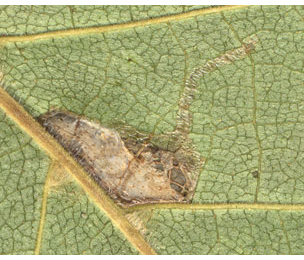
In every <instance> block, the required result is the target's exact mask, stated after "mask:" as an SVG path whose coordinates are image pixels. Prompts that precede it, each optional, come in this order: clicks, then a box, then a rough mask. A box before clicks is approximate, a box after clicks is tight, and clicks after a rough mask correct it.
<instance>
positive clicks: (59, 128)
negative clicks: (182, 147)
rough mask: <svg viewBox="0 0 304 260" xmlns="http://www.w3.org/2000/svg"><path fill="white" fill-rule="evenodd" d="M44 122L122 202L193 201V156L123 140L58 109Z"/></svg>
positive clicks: (112, 131)
mask: <svg viewBox="0 0 304 260" xmlns="http://www.w3.org/2000/svg"><path fill="white" fill-rule="evenodd" d="M38 121H39V122H40V123H41V124H42V125H43V126H44V127H45V128H46V130H47V131H48V132H49V133H50V134H51V135H52V136H53V137H55V138H56V139H57V140H58V142H59V143H60V144H61V145H62V146H63V147H64V148H65V149H66V150H67V151H68V152H69V153H70V154H71V155H72V156H73V157H74V159H75V160H76V161H77V162H78V163H79V164H80V165H81V166H82V167H83V168H84V169H85V170H86V171H87V172H88V174H89V175H90V176H91V177H92V178H93V179H94V180H95V181H96V182H97V183H98V184H99V185H100V186H101V187H102V188H103V189H104V190H106V192H107V193H108V194H109V195H110V196H111V197H112V198H113V199H114V200H115V201H116V202H117V203H118V204H120V205H122V206H132V205H135V204H146V203H170V202H172V203H173V202H175V203H176V202H189V201H190V200H191V197H192V195H193V191H194V187H195V182H196V180H194V179H193V178H192V177H191V176H192V174H191V170H192V169H193V165H192V164H193V159H192V158H190V159H189V158H188V157H187V156H185V158H184V159H181V155H180V154H182V153H181V151H179V153H180V154H179V156H178V157H177V156H176V152H171V151H168V150H165V149H161V148H159V147H157V146H155V145H152V144H147V143H144V142H142V141H138V140H134V139H131V138H125V139H124V140H122V139H121V137H120V135H119V134H118V133H117V132H116V131H115V130H112V129H109V128H106V127H103V126H101V125H99V124H97V123H95V122H92V121H88V120H86V119H84V118H82V117H79V116H77V115H73V114H71V113H69V112H63V111H58V110H53V111H50V112H48V113H46V114H44V115H41V116H40V117H39V118H38ZM190 157H191V156H190ZM177 158H178V159H177Z"/></svg>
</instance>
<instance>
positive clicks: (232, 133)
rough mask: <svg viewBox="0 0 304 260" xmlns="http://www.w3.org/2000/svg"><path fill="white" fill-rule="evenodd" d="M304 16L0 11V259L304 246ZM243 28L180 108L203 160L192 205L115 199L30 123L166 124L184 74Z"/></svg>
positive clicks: (276, 10)
mask: <svg viewBox="0 0 304 260" xmlns="http://www.w3.org/2000/svg"><path fill="white" fill-rule="evenodd" d="M303 14H304V10H303V8H302V7H300V6H293V7H291V6H263V7H261V6H252V7H249V6H233V7H228V6H226V7H207V6H204V7H200V6H194V7H180V6H165V7H157V6H148V7H146V6H132V7H129V6H115V7H114V6H110V7H102V6H95V7H91V6H90V7H87V6H82V7H80V6H74V7H66V6H60V7H59V6H44V7H37V6H36V7H29V6H22V7H20V6H9V7H6V6H2V7H1V9H0V24H1V26H0V27H1V28H0V34H1V35H2V36H1V38H0V63H1V66H2V72H3V75H4V85H3V86H2V87H3V88H2V89H1V93H0V97H1V99H0V108H1V112H0V143H1V144H0V216H1V217H0V253H1V254H34V253H35V254H138V253H142V254H145V253H154V252H156V253H158V254H303V253H304V246H303V245H304V239H303V236H304V230H303V224H304V223H303V214H304V212H303V210H304V197H303V195H302V194H303V189H304V183H303V155H304V153H303V151H304V147H303V132H304V131H303V130H304V125H303V123H304V122H303V121H304V111H303V109H304V106H303V102H304V91H303V87H304V85H303V82H304V75H303V70H304V64H303V60H304V33H303V28H304V20H303ZM41 17H43V18H44V19H42V18H41ZM251 36H256V37H258V43H257V44H256V48H255V50H254V51H253V52H252V53H250V54H249V55H247V56H246V57H244V58H242V59H239V60H236V61H233V62H232V63H231V64H228V65H224V66H220V67H218V68H217V69H215V70H214V71H212V72H210V73H207V74H205V75H204V76H203V77H201V78H200V80H199V83H198V86H197V91H196V93H195V96H194V100H193V102H192V103H191V105H190V107H189V111H190V114H191V115H192V124H191V129H190V133H189V137H190V138H191V139H192V141H193V143H194V145H195V147H196V149H197V151H198V152H199V153H200V155H201V156H202V157H203V158H204V160H205V163H204V166H203V168H202V170H201V172H200V175H199V180H198V184H197V188H196V192H195V194H194V198H193V202H192V204H189V205H183V204H156V205H146V206H135V207H133V208H130V209H123V210H122V209H120V208H118V207H117V206H116V205H114V204H111V203H112V202H111V200H110V199H109V198H108V197H107V196H106V195H104V194H103V192H102V191H99V190H98V188H96V187H95V186H94V184H92V183H91V182H90V181H89V180H88V179H87V178H86V177H85V175H84V173H83V172H82V170H81V169H80V168H77V165H76V164H73V163H72V161H71V158H68V157H69V156H68V155H67V154H66V153H64V151H61V149H60V147H57V146H56V144H55V143H54V142H53V141H54V140H52V139H50V137H49V136H47V135H44V134H43V131H44V130H43V129H42V128H39V126H38V124H36V123H35V121H34V120H33V119H34V118H36V117H37V116H39V115H41V114H42V113H45V112H47V111H49V110H50V109H52V108H60V109H65V110H68V111H71V112H74V113H76V114H78V115H81V116H85V117H87V118H89V119H92V120H95V121H97V122H99V123H101V124H102V125H105V126H117V127H118V128H119V126H121V125H123V126H131V127H132V128H133V129H136V130H138V131H141V132H145V133H151V134H152V135H155V136H157V135H158V134H166V133H170V132H172V131H174V130H175V128H176V124H177V116H178V111H179V106H180V100H181V98H182V97H183V94H184V93H185V81H186V78H187V76H189V74H190V73H191V71H192V70H193V68H195V67H198V66H201V65H204V64H206V62H207V61H208V60H214V59H215V58H216V57H219V56H221V55H223V54H224V53H227V52H229V51H231V50H234V49H237V48H239V47H240V46H242V44H243V42H244V41H245V40H246V39H247V38H248V37H251ZM4 89H5V91H4ZM10 96H11V97H13V98H14V100H15V101H14V100H11V99H10ZM16 101H17V102H16ZM60 155H61V156H60Z"/></svg>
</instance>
